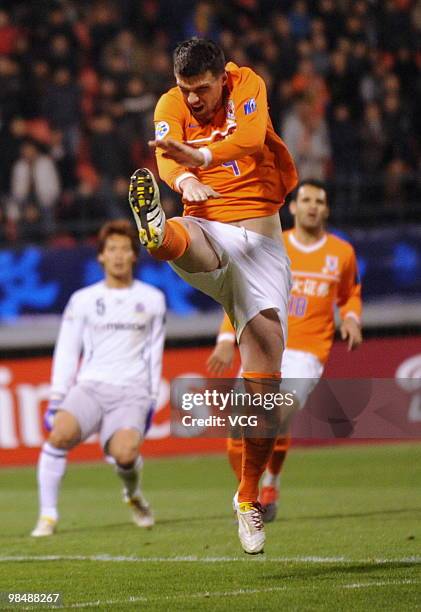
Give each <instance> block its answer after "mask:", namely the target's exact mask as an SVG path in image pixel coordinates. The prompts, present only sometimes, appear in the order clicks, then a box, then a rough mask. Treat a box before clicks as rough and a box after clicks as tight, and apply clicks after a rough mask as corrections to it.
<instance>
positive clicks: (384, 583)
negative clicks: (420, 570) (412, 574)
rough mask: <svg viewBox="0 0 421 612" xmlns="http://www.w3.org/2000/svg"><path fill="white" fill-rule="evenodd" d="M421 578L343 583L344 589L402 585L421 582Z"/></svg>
mask: <svg viewBox="0 0 421 612" xmlns="http://www.w3.org/2000/svg"><path fill="white" fill-rule="evenodd" d="M420 582H421V580H407V579H404V580H389V581H387V580H383V581H378V582H354V584H343V585H342V587H341V588H343V589H366V588H370V587H381V586H393V585H397V586H400V585H401V584H420Z"/></svg>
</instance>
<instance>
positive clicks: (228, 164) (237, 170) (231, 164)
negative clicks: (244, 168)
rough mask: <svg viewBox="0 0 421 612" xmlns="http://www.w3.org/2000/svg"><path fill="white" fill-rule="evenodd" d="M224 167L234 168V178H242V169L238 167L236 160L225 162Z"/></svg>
mask: <svg viewBox="0 0 421 612" xmlns="http://www.w3.org/2000/svg"><path fill="white" fill-rule="evenodd" d="M222 165H223V166H226V167H227V168H232V171H233V172H234V176H240V174H241V172H240V168H239V167H238V164H237V162H236V161H235V160H234V161H227V162H224V163H223V164H222Z"/></svg>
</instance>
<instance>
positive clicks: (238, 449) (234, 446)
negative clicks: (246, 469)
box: [227, 438, 243, 482]
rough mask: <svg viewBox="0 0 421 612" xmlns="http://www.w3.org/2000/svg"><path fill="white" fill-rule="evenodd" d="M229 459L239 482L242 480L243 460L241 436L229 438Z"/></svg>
mask: <svg viewBox="0 0 421 612" xmlns="http://www.w3.org/2000/svg"><path fill="white" fill-rule="evenodd" d="M227 451H228V460H229V462H230V465H231V467H232V470H233V472H234V474H235V475H236V476H237V480H238V482H240V481H241V465H242V461H243V440H242V439H241V438H239V439H238V438H228V440H227Z"/></svg>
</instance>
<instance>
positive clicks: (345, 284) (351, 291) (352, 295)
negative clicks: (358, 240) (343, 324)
mask: <svg viewBox="0 0 421 612" xmlns="http://www.w3.org/2000/svg"><path fill="white" fill-rule="evenodd" d="M337 304H338V306H339V312H340V315H341V318H342V319H345V317H353V318H354V319H355V320H356V321H358V323H359V322H360V320H361V311H362V302H361V283H360V278H359V274H358V266H357V258H356V257H355V252H354V249H353V248H352V247H351V248H350V253H349V257H348V258H347V260H346V263H345V265H344V269H343V272H342V275H341V280H340V283H339V287H338V299H337Z"/></svg>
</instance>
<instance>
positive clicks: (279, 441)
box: [267, 434, 291, 476]
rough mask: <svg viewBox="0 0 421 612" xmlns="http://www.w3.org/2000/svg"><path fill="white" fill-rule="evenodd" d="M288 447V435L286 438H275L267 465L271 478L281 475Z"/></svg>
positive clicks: (289, 438)
mask: <svg viewBox="0 0 421 612" xmlns="http://www.w3.org/2000/svg"><path fill="white" fill-rule="evenodd" d="M290 446H291V436H290V434H288V435H286V436H278V437H277V438H276V442H275V446H274V448H273V451H272V455H271V457H270V459H269V462H268V465H267V469H268V470H269V472H270V473H271V474H272V475H273V476H277V475H278V474H280V473H281V470H282V466H283V464H284V461H285V459H286V456H287V453H288V449H289V447H290Z"/></svg>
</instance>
